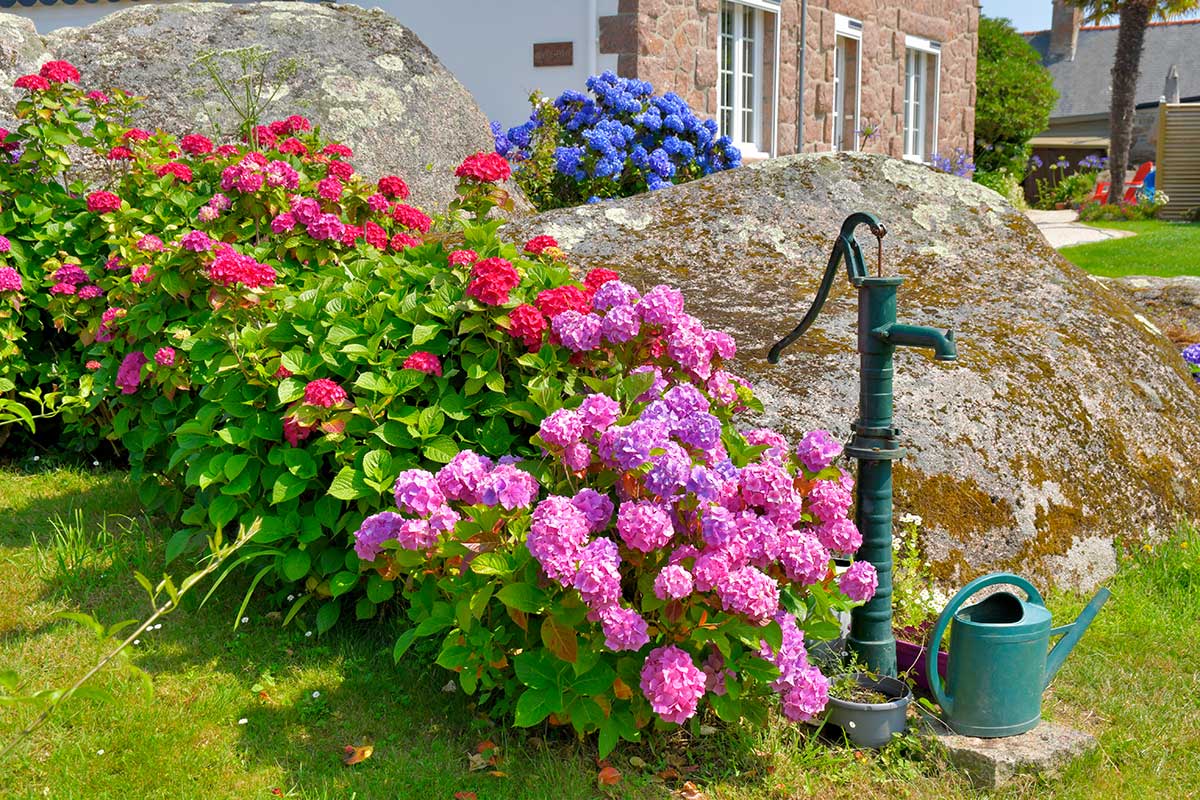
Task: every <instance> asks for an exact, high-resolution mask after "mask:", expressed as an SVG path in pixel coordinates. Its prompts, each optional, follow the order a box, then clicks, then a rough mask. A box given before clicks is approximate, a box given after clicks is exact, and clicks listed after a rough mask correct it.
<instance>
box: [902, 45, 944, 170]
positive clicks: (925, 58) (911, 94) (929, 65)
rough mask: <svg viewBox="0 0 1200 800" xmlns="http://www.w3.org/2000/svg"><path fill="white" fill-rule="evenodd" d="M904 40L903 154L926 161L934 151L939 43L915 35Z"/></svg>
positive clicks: (912, 158) (935, 143)
mask: <svg viewBox="0 0 1200 800" xmlns="http://www.w3.org/2000/svg"><path fill="white" fill-rule="evenodd" d="M904 40H905V58H904V157H905V158H907V159H911V160H913V161H928V160H929V159H930V157H931V156H933V154H934V153H936V152H937V121H938V73H939V67H940V66H941V47H942V46H941V44H940V43H939V42H931V41H929V40H928V39H919V38H917V37H916V36H906V37H904Z"/></svg>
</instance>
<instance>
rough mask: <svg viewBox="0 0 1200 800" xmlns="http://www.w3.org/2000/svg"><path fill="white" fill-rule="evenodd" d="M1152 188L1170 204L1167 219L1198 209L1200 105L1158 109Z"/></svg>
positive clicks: (1177, 217)
mask: <svg viewBox="0 0 1200 800" xmlns="http://www.w3.org/2000/svg"><path fill="white" fill-rule="evenodd" d="M1155 161H1156V167H1155V168H1156V171H1157V174H1156V175H1155V189H1157V190H1158V191H1160V192H1165V193H1166V195H1167V197H1169V198H1170V202H1169V203H1168V204H1167V206H1166V207H1165V208H1164V209H1163V210H1162V216H1163V217H1164V218H1166V219H1183V218H1184V217H1185V216H1186V215H1187V214H1188V212H1189V210H1190V209H1193V208H1200V103H1164V104H1162V105H1160V106H1159V107H1158V154H1157V158H1156V159H1155Z"/></svg>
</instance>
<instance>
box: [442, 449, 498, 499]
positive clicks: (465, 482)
mask: <svg viewBox="0 0 1200 800" xmlns="http://www.w3.org/2000/svg"><path fill="white" fill-rule="evenodd" d="M491 470H492V461H491V459H489V458H488V457H487V456H481V455H479V454H477V453H474V452H472V451H470V450H461V451H459V453H458V454H457V455H456V456H454V458H452V459H450V462H449V463H448V464H446V465H445V466H444V467H442V468H441V469H440V470H438V473H437V482H438V487H439V488H441V490H442V494H444V495H445V496H446V499H447V500H453V501H456V502H460V503H466V504H467V505H475V504H476V503H478V502H479V488H480V486H481V484H482V482H483V479H484V478H485V477H486V476H487V474H488V473H489V472H491Z"/></svg>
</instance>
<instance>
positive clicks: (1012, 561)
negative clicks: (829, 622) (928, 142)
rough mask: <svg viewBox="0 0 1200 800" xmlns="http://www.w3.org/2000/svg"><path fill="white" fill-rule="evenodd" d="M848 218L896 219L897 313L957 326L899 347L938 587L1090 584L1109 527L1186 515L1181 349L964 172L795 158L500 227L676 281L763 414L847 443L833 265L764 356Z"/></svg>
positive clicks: (1196, 422) (845, 362)
mask: <svg viewBox="0 0 1200 800" xmlns="http://www.w3.org/2000/svg"><path fill="white" fill-rule="evenodd" d="M858 210H866V211H872V212H875V213H876V214H878V215H879V216H880V217H881V218H882V219H883V220H884V222H885V223H886V225H887V228H888V230H889V234H888V236H887V238H886V239H885V247H884V273H885V274H889V275H897V274H898V275H902V276H904V277H905V278H906V282H905V284H904V285H903V286H902V287H901V288H900V295H899V298H900V299H899V307H900V313H899V317H900V320H901V321H902V322H909V323H914V324H926V325H935V326H942V327H953V328H954V329H955V331H956V332H957V335H958V343H959V360H958V361H957V362H956V363H952V364H943V363H937V362H935V361H933V359H932V357H931V356H930V355H929V354H928V351H916V350H911V349H902V350H901V351H900V352H899V353H898V354H897V358H896V364H897V375H896V380H895V389H896V419H897V424H898V425H899V426H900V427H901V429H902V439H903V441H904V443H905V445H906V446H907V447H908V455H907V457H906V458H905V459H904V460H903V461H902V462H899V463H898V465H897V472H896V481H895V489H896V497H897V511H898V512H904V511H910V512H914V513H917V514H920V515H921V516H922V517H923V518H924V523H925V526H926V529H927V530H926V545H927V549H928V551H929V552H930V554H931V556H932V557H933V558H934V560H935V561H936V562H937V568H938V569H937V571H938V572H939V573H940V574H941V575H942V576H943V577H945V578H948V579H951V580H964V579H966V578H968V577H971V576H973V575H976V574H979V573H982V572H985V571H988V570H992V569H997V568H1011V569H1016V570H1019V571H1021V572H1024V573H1027V574H1032V575H1033V576H1034V577H1035V578H1037V579H1039V580H1058V581H1061V582H1063V583H1068V584H1074V585H1078V586H1090V585H1091V584H1093V583H1094V582H1095V581H1097V580H1099V579H1101V578H1103V577H1105V576H1106V575H1107V574H1109V573H1111V571H1112V570H1113V568H1114V566H1115V558H1114V556H1113V548H1112V547H1111V541H1112V540H1113V539H1117V538H1122V537H1130V536H1138V535H1141V534H1143V533H1144V532H1145V531H1146V530H1147V528H1153V527H1156V526H1163V525H1169V524H1170V523H1171V521H1172V519H1173V514H1174V512H1175V511H1176V510H1178V509H1189V508H1190V509H1192V510H1193V511H1194V510H1195V509H1196V508H1197V507H1200V479H1198V478H1200V469H1198V468H1200V391H1198V390H1197V388H1196V386H1195V384H1194V382H1193V381H1192V380H1190V379H1189V377H1188V375H1187V374H1186V373H1185V372H1184V370H1183V365H1182V362H1181V360H1180V359H1179V356H1178V353H1177V352H1176V351H1175V350H1174V348H1173V347H1172V346H1171V344H1170V342H1168V341H1167V340H1166V339H1165V338H1164V337H1163V336H1162V335H1160V334H1158V333H1155V332H1154V331H1153V330H1152V329H1151V328H1148V327H1147V326H1145V325H1143V324H1142V323H1141V322H1139V321H1138V320H1137V319H1136V318H1135V316H1134V314H1133V313H1132V312H1131V310H1130V308H1129V306H1128V305H1127V304H1126V303H1125V302H1124V301H1123V300H1122V299H1121V298H1120V297H1118V296H1117V295H1116V294H1114V293H1113V292H1112V291H1110V290H1109V289H1107V288H1105V287H1104V286H1103V285H1102V284H1100V283H1099V282H1098V281H1095V280H1093V279H1091V278H1089V277H1088V276H1087V275H1086V274H1084V273H1083V272H1081V271H1080V270H1078V269H1077V268H1075V267H1073V266H1072V265H1070V264H1068V263H1067V262H1066V261H1065V260H1064V259H1062V258H1061V257H1060V256H1059V255H1058V254H1057V253H1055V251H1054V250H1053V249H1051V248H1050V247H1049V246H1048V245H1047V244H1046V242H1045V240H1044V239H1043V238H1042V236H1041V235H1040V234H1039V233H1038V232H1037V229H1036V228H1035V227H1034V226H1033V224H1032V223H1030V222H1029V220H1028V219H1026V218H1025V217H1024V216H1023V215H1022V214H1020V213H1018V212H1017V211H1015V210H1014V209H1013V208H1012V207H1011V206H1009V205H1008V203H1006V202H1005V201H1004V200H1003V199H1002V198H1001V197H1000V195H998V194H996V193H994V192H992V191H990V190H987V189H984V188H983V187H981V186H978V185H975V184H972V183H970V182H968V181H965V180H962V179H961V178H955V177H952V176H949V175H944V174H941V173H937V172H934V171H932V170H930V169H928V168H926V167H923V166H920V165H917V164H911V163H908V162H904V161H898V160H894V159H888V158H885V157H883V156H878V155H861V154H856V155H849V154H841V155H836V156H795V157H789V158H780V159H774V160H770V161H766V162H764V163H761V164H756V165H754V166H751V167H742V168H740V169H737V170H733V171H732V172H726V173H721V174H719V175H714V176H711V177H709V178H705V179H703V180H699V181H696V182H694V183H690V184H686V185H683V186H677V187H673V188H669V189H664V190H661V191H658V192H653V193H649V194H645V195H641V196H638V197H634V198H629V199H626V200H620V201H610V202H605V203H603V204H599V205H594V206H585V207H581V208H576V209H565V210H559V211H554V212H549V213H545V214H540V215H537V216H536V217H530V218H526V219H523V220H520V221H518V222H515V223H513V224H512V225H511V226H510V232H511V234H512V235H513V236H514V237H515V238H517V239H518V240H520V239H521V238H522V237H525V236H530V235H534V234H539V233H546V234H551V235H553V236H555V237H556V238H557V239H558V241H559V243H560V244H561V245H562V246H563V247H564V249H565V250H566V251H567V252H568V254H569V256H570V258H571V260H572V262H573V263H574V264H576V265H578V266H579V267H580V268H581V269H586V268H590V267H598V266H603V267H609V268H612V269H617V270H619V271H621V272H622V273H623V274H624V275H626V276H627V277H628V278H629V279H630V280H632V281H633V282H634V283H636V284H639V285H641V286H642V287H649V286H650V285H653V284H656V283H671V284H676V285H678V286H680V287H682V289H683V290H684V292H685V295H686V296H687V298H688V302H689V307H690V309H691V310H692V311H693V312H694V313H695V314H697V316H699V317H700V318H701V319H702V320H703V321H704V322H705V323H706V324H707V325H710V326H714V327H719V328H723V329H725V330H728V331H730V332H731V333H733V334H734V335H735V336H736V337H737V339H738V341H739V344H740V348H741V349H740V353H739V355H738V364H737V368H738V369H739V371H740V372H741V373H742V374H743V375H745V376H746V377H747V378H749V379H751V380H752V381H753V382H754V384H755V386H756V389H757V391H758V395H759V397H760V398H761V399H762V400H763V402H764V404H765V406H766V412H765V414H764V419H763V420H762V421H763V422H765V423H767V424H770V425H771V426H774V427H777V428H779V429H781V430H783V431H785V432H786V433H788V434H790V435H791V436H793V437H795V436H796V435H797V434H799V433H801V432H802V431H804V430H806V429H809V428H813V427H817V426H821V427H827V428H829V429H830V430H834V431H836V432H838V433H840V434H846V435H847V438H848V432H849V422H850V420H851V419H852V418H853V417H854V416H855V415H856V411H857V404H858V398H857V389H858V358H857V356H856V355H855V336H856V333H855V319H856V318H855V308H856V301H855V296H854V295H853V294H852V292H851V291H850V288H849V284H848V283H847V281H846V279H845V277H844V271H843V273H842V274H840V275H839V277H838V282H837V284H836V289H835V291H834V292H833V296H832V298H831V299H830V301H829V303H828V304H827V306H826V309H825V312H824V314H823V315H822V316H821V317H820V318H819V320H818V321H817V323H816V325H815V326H814V327H813V329H812V330H811V331H810V332H809V333H808V334H807V336H806V337H805V338H804V339H802V340H801V342H800V343H798V345H797V346H795V347H794V348H793V349H792V350H791V351H790V352H789V354H788V355H786V356H785V358H784V360H783V362H782V363H781V364H780V365H779V366H775V367H772V366H770V365H769V364H767V362H766V359H765V354H766V350H767V348H768V347H769V346H770V345H771V344H772V343H773V342H774V341H776V340H777V339H778V338H779V337H781V336H782V335H783V334H785V333H787V332H788V331H789V330H791V328H792V327H793V326H794V325H795V324H796V322H797V321H798V319H799V317H800V315H801V314H802V313H803V312H804V310H805V309H807V307H808V305H809V303H810V302H811V300H812V298H813V295H814V292H815V289H816V285H817V281H818V279H819V276H820V274H821V273H822V272H823V270H824V267H825V264H826V261H827V260H828V257H829V249H830V245H831V241H832V237H833V235H834V234H835V233H836V232H837V230H838V229H839V227H840V225H841V223H842V220H843V219H844V218H845V217H846V216H847V215H848V214H850V213H851V212H854V211H858ZM862 235H863V236H864V237H865V238H866V241H865V242H864V246H865V249H866V250H867V252H868V253H869V255H870V257H869V259H868V260H869V261H870V263H871V266H872V268H874V262H875V246H874V239H873V238H872V237H871V236H870V235H869V233H867V232H866V231H865V230H863V231H862ZM868 245H869V246H868Z"/></svg>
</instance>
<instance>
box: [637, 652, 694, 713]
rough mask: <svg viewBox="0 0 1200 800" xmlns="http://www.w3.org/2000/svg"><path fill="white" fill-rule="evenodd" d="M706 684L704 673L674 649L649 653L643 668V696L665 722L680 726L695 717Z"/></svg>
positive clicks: (686, 656) (687, 657)
mask: <svg viewBox="0 0 1200 800" xmlns="http://www.w3.org/2000/svg"><path fill="white" fill-rule="evenodd" d="M705 683H706V679H705V676H704V671H703V670H701V669H700V668H699V667H697V666H696V665H695V663H694V662H693V661H692V657H691V656H690V655H688V653H687V651H686V650H681V649H680V648H678V647H676V646H675V645H669V646H667V647H658V648H655V649H654V650H651V651H650V655H648V656H646V663H645V664H643V665H642V680H641V688H642V694H643V695H645V697H646V699H647V700H649V701H650V708H652V709H654V713H655V714H658V715H659V716H660V717H662V718H663V719H664V720H666V721H667V722H674V723H676V724H681V723H684V722H686V721H687V720H689V719H691V718H692V717H693V716H694V715H695V713H696V706H697V704H698V703H699V702H700V698H701V697H703V696H704V691H705Z"/></svg>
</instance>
